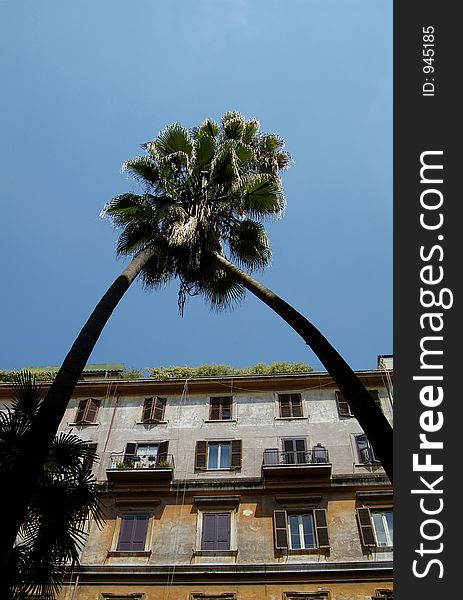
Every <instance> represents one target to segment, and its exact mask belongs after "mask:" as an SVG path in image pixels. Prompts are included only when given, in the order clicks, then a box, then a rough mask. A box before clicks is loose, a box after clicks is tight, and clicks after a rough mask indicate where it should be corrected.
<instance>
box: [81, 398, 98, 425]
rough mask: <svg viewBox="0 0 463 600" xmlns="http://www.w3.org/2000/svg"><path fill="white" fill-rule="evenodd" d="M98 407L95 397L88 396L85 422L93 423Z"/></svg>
mask: <svg viewBox="0 0 463 600" xmlns="http://www.w3.org/2000/svg"><path fill="white" fill-rule="evenodd" d="M99 407H100V401H99V400H96V398H89V399H88V400H87V408H86V410H85V415H84V421H85V422H86V423H94V422H95V419H96V415H97V412H98V409H99Z"/></svg>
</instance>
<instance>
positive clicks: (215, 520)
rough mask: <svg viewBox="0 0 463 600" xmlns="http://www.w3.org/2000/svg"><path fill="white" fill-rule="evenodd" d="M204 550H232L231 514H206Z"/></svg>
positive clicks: (204, 521)
mask: <svg viewBox="0 0 463 600" xmlns="http://www.w3.org/2000/svg"><path fill="white" fill-rule="evenodd" d="M201 549H202V550H230V513H204V514H203V532H202V540H201Z"/></svg>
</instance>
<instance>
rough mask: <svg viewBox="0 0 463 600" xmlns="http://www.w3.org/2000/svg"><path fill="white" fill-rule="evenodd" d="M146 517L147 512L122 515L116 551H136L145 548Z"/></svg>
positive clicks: (147, 517) (147, 516)
mask: <svg viewBox="0 0 463 600" xmlns="http://www.w3.org/2000/svg"><path fill="white" fill-rule="evenodd" d="M148 519H149V515H148V514H147V513H140V514H125V515H122V518H121V529H120V532H119V541H118V543H117V550H118V552H137V551H142V550H144V549H145V543H146V532H147V530H148Z"/></svg>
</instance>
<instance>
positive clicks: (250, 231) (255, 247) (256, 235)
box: [228, 219, 272, 271]
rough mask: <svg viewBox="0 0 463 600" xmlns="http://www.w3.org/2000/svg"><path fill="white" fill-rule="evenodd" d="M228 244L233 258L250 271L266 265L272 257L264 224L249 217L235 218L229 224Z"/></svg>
mask: <svg viewBox="0 0 463 600" xmlns="http://www.w3.org/2000/svg"><path fill="white" fill-rule="evenodd" d="M228 245H229V248H230V252H231V254H232V257H233V258H234V260H236V262H237V263H238V264H239V265H240V266H244V267H246V268H248V269H250V270H251V271H252V270H254V269H262V268H263V267H265V266H267V265H268V264H269V263H270V260H271V258H272V251H271V249H270V243H269V240H268V237H267V233H266V231H265V228H264V226H263V225H262V223H259V222H257V221H252V220H251V219H245V220H243V221H238V220H237V221H235V222H234V223H233V224H232V225H231V227H230V231H229V236H228Z"/></svg>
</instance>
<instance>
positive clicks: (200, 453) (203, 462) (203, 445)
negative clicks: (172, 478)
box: [195, 441, 207, 469]
mask: <svg viewBox="0 0 463 600" xmlns="http://www.w3.org/2000/svg"><path fill="white" fill-rule="evenodd" d="M206 468H207V442H203V441H200V442H196V449H195V469H206Z"/></svg>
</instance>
